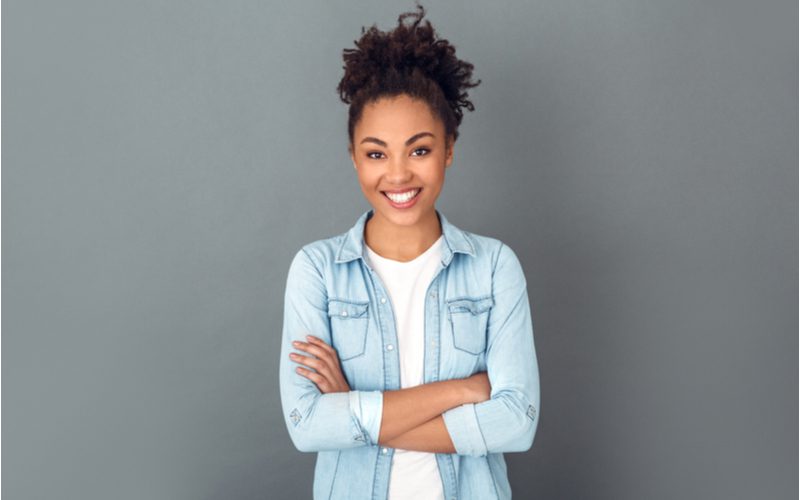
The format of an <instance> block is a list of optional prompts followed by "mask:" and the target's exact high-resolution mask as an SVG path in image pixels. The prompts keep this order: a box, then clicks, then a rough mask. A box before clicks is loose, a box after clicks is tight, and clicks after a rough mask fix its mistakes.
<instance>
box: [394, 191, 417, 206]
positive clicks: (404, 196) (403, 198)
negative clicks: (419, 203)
mask: <svg viewBox="0 0 800 500" xmlns="http://www.w3.org/2000/svg"><path fill="white" fill-rule="evenodd" d="M417 193H419V189H412V190H411V191H406V192H405V193H401V194H394V193H386V196H388V197H389V198H390V199H391V200H392V201H393V202H395V203H405V202H407V201H408V200H410V199H411V198H413V197H415V196H416V195H417Z"/></svg>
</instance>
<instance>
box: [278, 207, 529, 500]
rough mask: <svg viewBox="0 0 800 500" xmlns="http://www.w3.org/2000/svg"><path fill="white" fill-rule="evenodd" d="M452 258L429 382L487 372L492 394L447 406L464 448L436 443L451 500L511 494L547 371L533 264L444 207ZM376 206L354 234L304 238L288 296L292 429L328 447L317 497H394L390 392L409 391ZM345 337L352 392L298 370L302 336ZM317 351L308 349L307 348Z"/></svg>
mask: <svg viewBox="0 0 800 500" xmlns="http://www.w3.org/2000/svg"><path fill="white" fill-rule="evenodd" d="M436 214H437V216H438V217H439V221H440V223H441V227H442V232H443V234H444V244H443V245H442V258H441V265H440V267H439V269H438V271H437V272H436V274H435V275H434V278H433V280H432V282H431V283H430V285H429V287H428V290H427V293H426V295H427V296H426V298H425V331H424V339H425V358H424V379H423V380H424V383H430V382H435V381H438V380H449V379H459V378H466V377H469V376H470V375H472V374H474V373H476V372H480V371H486V372H488V375H489V380H490V383H491V399H489V400H487V401H484V402H481V403H475V404H463V405H461V406H458V407H455V408H452V409H450V410H447V411H446V412H445V413H443V414H442V416H443V418H444V422H445V426H446V427H447V431H448V433H449V435H450V438H451V440H452V441H453V444H454V445H455V450H456V453H453V454H451V453H436V461H437V464H438V467H439V473H440V475H441V478H442V485H443V488H444V493H445V498H446V499H448V500H449V499H459V500H487V499H508V498H511V486H510V484H509V482H508V477H507V472H506V463H505V460H504V458H503V453H505V452H523V451H526V450H528V449H530V448H531V446H532V445H533V438H534V435H535V433H536V428H537V426H538V423H539V413H540V412H539V369H538V362H537V359H536V351H535V349H534V342H533V324H532V319H531V312H530V304H529V301H528V293H527V288H526V280H525V276H524V274H523V270H522V266H521V265H520V262H519V260H518V259H517V256H516V254H515V253H514V252H513V251H512V250H511V248H509V247H508V246H507V245H505V244H503V243H502V242H501V241H500V240H498V239H495V238H491V237H488V236H481V235H477V234H474V233H470V232H468V231H464V230H461V229H459V228H457V227H456V226H454V225H453V224H451V223H449V222H448V220H447V219H446V218H445V217H444V215H442V214H441V212H439V211H438V210H436ZM372 215H373V209H370V210H368V211H366V212H364V213H363V215H361V216H360V217H359V218H358V220H357V221H356V223H355V225H354V226H353V227H352V228H351V229H349V230H348V231H347V232H345V233H343V234H339V235H337V236H333V237H330V238H326V239H320V240H317V241H314V242H312V243H309V244H307V245H305V246H303V247H302V248H301V249H300V250H299V251H298V252H297V254H296V255H295V256H294V258H293V260H292V263H291V265H290V266H289V273H288V278H287V281H286V293H285V297H284V317H283V333H282V341H281V358H280V376H279V380H280V393H281V405H282V408H283V416H284V420H285V423H286V426H287V429H288V430H289V436H290V437H291V440H292V442H293V443H294V445H295V447H296V448H297V449H298V450H299V451H303V452H317V460H316V466H315V470H314V484H313V495H314V499H315V500H319V499H337V500H338V499H349V500H360V499H364V500H366V499H373V500H378V499H385V498H387V494H388V487H389V475H390V469H391V463H392V456H393V453H394V449H392V448H388V447H383V446H381V445H379V444H378V434H379V431H380V425H381V418H382V412H383V391H388V390H397V389H400V388H401V386H400V360H399V356H398V352H397V349H396V348H395V346H396V345H397V331H396V326H395V319H394V311H393V310H392V306H391V301H390V300H389V298H388V297H389V295H388V293H387V290H386V288H385V287H384V285H383V283H382V282H381V280H380V278H379V277H378V275H377V273H376V272H375V271H374V270H373V269H372V268H371V267H370V266H369V264H368V261H367V259H365V258H364V255H365V245H364V226H365V223H366V221H367V220H368V219H369V218H370V217H372ZM307 334H310V335H313V336H316V337H318V338H320V339H322V340H324V341H325V342H326V343H327V344H329V345H331V346H333V347H334V348H335V349H336V351H337V354H338V356H339V360H340V365H341V368H342V372H343V374H344V376H345V378H346V379H347V381H348V383H349V385H350V388H351V391H350V392H338V393H327V394H323V393H321V391H320V390H319V388H317V386H316V385H315V384H314V383H313V382H312V381H311V380H310V379H308V378H306V377H304V376H302V375H300V374H298V373H297V372H296V371H295V368H296V367H297V366H299V364H298V363H295V362H293V361H292V360H291V359H289V357H288V355H289V353H290V352H297V353H299V354H304V353H303V352H302V351H300V350H295V349H294V348H293V347H292V341H294V340H300V341H303V342H305V341H306V338H305V336H306V335H307ZM305 354H306V355H307V353H305Z"/></svg>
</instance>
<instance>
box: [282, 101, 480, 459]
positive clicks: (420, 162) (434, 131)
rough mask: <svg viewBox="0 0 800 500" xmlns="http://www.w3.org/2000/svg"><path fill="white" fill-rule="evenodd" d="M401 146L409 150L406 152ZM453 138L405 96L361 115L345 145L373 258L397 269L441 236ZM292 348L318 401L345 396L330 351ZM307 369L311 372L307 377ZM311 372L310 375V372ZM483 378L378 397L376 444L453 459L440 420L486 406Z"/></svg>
mask: <svg viewBox="0 0 800 500" xmlns="http://www.w3.org/2000/svg"><path fill="white" fill-rule="evenodd" d="M407 142H408V144H406V143H407ZM454 144H455V141H454V140H453V138H452V136H450V137H449V138H446V137H445V129H444V124H443V123H442V121H441V120H440V119H439V117H438V116H436V115H435V114H434V113H433V112H432V111H431V110H430V108H429V107H428V105H427V104H426V103H425V102H423V101H419V100H415V99H412V98H411V97H409V96H407V95H400V96H396V97H392V98H382V99H380V100H378V101H376V102H374V103H371V104H368V105H367V106H365V107H364V112H363V114H362V117H361V119H360V121H359V122H358V123H357V124H356V127H355V130H354V134H353V142H352V143H351V144H349V146H348V151H349V153H350V157H351V160H352V162H353V167H354V168H355V170H356V172H357V175H358V182H359V185H360V187H361V191H362V192H363V194H364V196H365V197H366V199H367V201H369V203H370V205H372V207H373V209H374V214H373V216H372V217H371V218H370V219H369V220H368V221H367V224H366V225H365V228H364V240H365V242H366V244H367V245H369V247H370V248H372V249H373V250H374V251H375V252H376V253H378V254H379V255H381V256H383V257H386V258H389V259H394V260H398V261H402V262H407V261H409V260H412V259H414V258H415V257H417V256H419V255H420V254H421V253H422V252H424V251H425V250H427V249H428V248H430V246H431V245H432V244H433V243H434V242H435V241H436V240H437V239H438V238H439V237H440V236H441V234H442V229H441V226H440V224H439V219H438V218H437V217H436V211H435V203H436V199H437V198H438V197H439V193H441V191H442V187H443V186H444V180H445V172H446V170H447V168H448V167H449V166H450V165H451V163H452V161H453V147H454ZM410 187H414V188H422V190H421V191H420V193H419V194H418V195H417V198H418V199H417V201H416V203H415V205H414V206H413V207H411V208H407V209H397V208H394V207H393V206H392V205H391V204H390V203H389V200H388V199H387V198H386V196H385V195H384V194H383V192H382V191H385V190H391V191H394V190H400V189H406V188H410ZM307 340H308V342H295V343H294V347H295V348H296V349H298V350H301V351H305V352H307V353H308V354H309V355H310V356H304V355H300V354H295V353H292V354H290V355H289V357H290V359H292V361H295V362H297V363H300V364H302V365H305V367H303V366H298V367H297V369H296V371H297V373H299V374H300V375H302V376H304V377H307V378H308V379H310V380H311V381H312V382H314V384H316V386H317V387H318V388H319V389H320V391H321V392H323V393H329V392H348V391H350V390H351V388H350V386H349V384H348V383H347V380H346V379H345V377H344V375H343V373H342V370H341V365H340V363H339V358H338V355H337V354H336V350H335V349H334V348H333V347H331V346H330V345H328V344H326V343H325V342H324V341H322V340H320V339H318V338H316V337H313V336H308V337H307ZM309 368H311V369H309ZM312 369H313V370H312ZM490 393H491V385H490V383H489V379H488V374H487V373H486V372H479V373H476V374H474V375H472V376H470V377H468V378H466V379H453V380H443V381H438V382H432V383H428V384H423V385H419V386H416V387H410V388H406V389H400V390H395V391H384V398H383V418H382V421H381V429H380V436H379V439H378V442H379V444H381V445H382V446H388V447H392V448H400V449H406V450H414V451H426V452H431V453H455V452H456V450H455V447H454V446H453V443H452V441H451V439H450V435H449V433H448V431H447V428H446V426H445V424H444V419H443V418H442V416H441V414H442V413H443V412H445V411H447V410H449V409H451V408H455V407H457V406H460V405H462V404H465V403H480V402H482V401H486V400H488V399H489V398H490Z"/></svg>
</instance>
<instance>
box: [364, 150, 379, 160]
mask: <svg viewBox="0 0 800 500" xmlns="http://www.w3.org/2000/svg"><path fill="white" fill-rule="evenodd" d="M382 154H383V153H381V152H380V151H370V152H369V153H367V158H369V159H370V160H380V158H375V157H374V156H372V155H382Z"/></svg>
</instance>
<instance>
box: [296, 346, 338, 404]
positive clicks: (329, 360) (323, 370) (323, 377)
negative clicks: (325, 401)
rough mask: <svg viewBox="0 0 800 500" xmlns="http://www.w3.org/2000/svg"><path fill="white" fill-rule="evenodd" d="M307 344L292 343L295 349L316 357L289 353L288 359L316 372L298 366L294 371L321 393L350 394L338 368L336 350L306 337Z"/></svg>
mask: <svg viewBox="0 0 800 500" xmlns="http://www.w3.org/2000/svg"><path fill="white" fill-rule="evenodd" d="M306 338H307V339H308V342H300V341H296V342H292V344H293V345H294V348H295V349H300V350H301V351H306V352H308V353H309V354H313V355H314V356H316V358H314V357H309V356H303V355H300V354H297V353H290V354H289V359H291V360H292V361H296V362H298V363H302V364H304V365H306V366H309V367H311V368H313V369H314V370H316V372H314V371H311V370H309V369H308V368H303V367H301V366H298V367H297V368H296V369H295V371H297V373H299V374H300V375H302V376H304V377H306V378H308V379H310V380H311V381H312V382H314V383H315V384H316V385H317V387H318V388H319V390H320V391H322V392H323V393H326V394H327V393H329V392H350V384H348V383H347V380H345V378H344V375H343V374H342V368H341V367H340V366H339V355H338V354H336V350H335V349H334V348H333V347H331V346H329V345H328V344H326V343H325V342H323V341H322V340H320V339H318V338H316V337H312V336H311V335H308V336H307V337H306Z"/></svg>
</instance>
